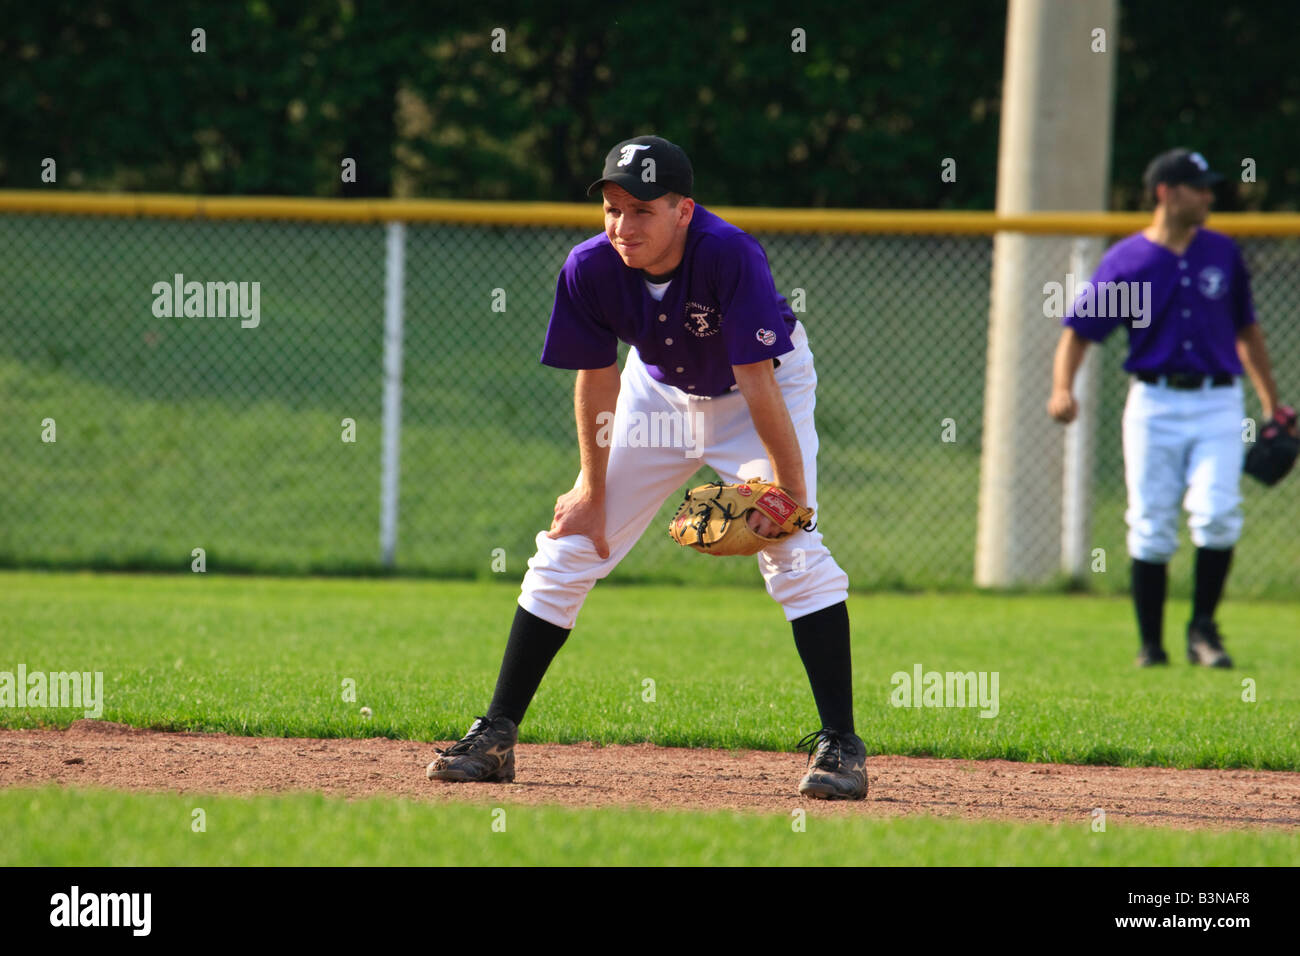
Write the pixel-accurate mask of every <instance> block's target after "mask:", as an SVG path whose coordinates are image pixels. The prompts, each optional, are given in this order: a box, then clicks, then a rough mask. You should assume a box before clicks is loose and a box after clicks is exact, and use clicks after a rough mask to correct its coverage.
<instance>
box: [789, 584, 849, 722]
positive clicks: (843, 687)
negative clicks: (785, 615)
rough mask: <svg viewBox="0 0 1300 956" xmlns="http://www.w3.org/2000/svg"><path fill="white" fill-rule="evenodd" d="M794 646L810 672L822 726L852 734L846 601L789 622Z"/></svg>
mask: <svg viewBox="0 0 1300 956" xmlns="http://www.w3.org/2000/svg"><path fill="white" fill-rule="evenodd" d="M790 626H791V627H792V628H793V629H794V646H795V648H796V649H797V650H798V651H799V657H800V658H801V659H802V660H803V666H804V670H806V671H807V672H808V683H810V684H812V692H813V700H815V701H816V702H817V714H818V716H820V717H821V721H822V726H823V727H825V728H826V729H827V730H836V731H839V732H840V733H848V734H851V733H853V660H852V654H851V653H850V651H849V609H848V606H847V605H845V603H844V602H843V601H841V602H840V603H839V604H832V605H831V606H830V607H827V608H822V609H821V610H820V611H814V612H813V613H812V614H806V615H804V616H803V617H801V618H797V619H795V620H793V621H791V622H790Z"/></svg>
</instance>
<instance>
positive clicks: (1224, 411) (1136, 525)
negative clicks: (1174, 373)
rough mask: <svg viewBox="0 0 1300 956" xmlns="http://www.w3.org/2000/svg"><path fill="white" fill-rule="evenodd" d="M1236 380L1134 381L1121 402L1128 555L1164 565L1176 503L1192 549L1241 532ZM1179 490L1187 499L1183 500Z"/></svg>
mask: <svg viewBox="0 0 1300 956" xmlns="http://www.w3.org/2000/svg"><path fill="white" fill-rule="evenodd" d="M1245 415H1246V412H1245V404H1244V400H1243V397H1242V388H1241V379H1240V378H1238V379H1237V380H1236V382H1234V383H1233V384H1232V385H1231V386H1220V387H1219V388H1212V387H1210V386H1209V385H1208V384H1206V385H1204V386H1202V387H1201V388H1200V389H1199V390H1197V391H1182V390H1178V389H1172V388H1167V387H1165V386H1163V385H1149V384H1147V383H1146V382H1138V381H1135V382H1134V383H1133V384H1132V385H1131V386H1130V387H1129V393H1128V401H1127V402H1126V403H1125V405H1124V477H1125V481H1126V483H1127V484H1128V511H1127V513H1126V514H1125V518H1126V519H1127V521H1128V528H1129V531H1128V552H1129V555H1130V556H1131V557H1134V558H1138V559H1140V560H1142V561H1152V562H1155V563H1158V564H1163V563H1165V562H1166V561H1168V560H1169V559H1170V557H1172V556H1173V553H1174V551H1176V550H1177V548H1178V503H1179V498H1180V497H1181V498H1183V502H1182V503H1183V507H1185V508H1186V509H1187V511H1188V519H1187V526H1188V528H1189V529H1191V534H1192V543H1193V544H1195V545H1196V546H1197V547H1198V548H1231V547H1232V546H1233V545H1235V544H1236V543H1237V539H1238V538H1239V537H1241V522H1242V514H1241V490H1240V486H1241V466H1242V459H1243V455H1244V451H1245V450H1244V448H1243V446H1242V440H1241V426H1242V419H1243V418H1245ZM1184 489H1186V496H1185V497H1183V492H1184Z"/></svg>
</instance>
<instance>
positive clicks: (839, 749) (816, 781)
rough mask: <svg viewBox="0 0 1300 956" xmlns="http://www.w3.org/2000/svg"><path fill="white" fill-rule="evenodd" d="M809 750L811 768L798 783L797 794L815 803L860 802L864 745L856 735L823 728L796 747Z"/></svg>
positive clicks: (864, 783) (864, 772)
mask: <svg viewBox="0 0 1300 956" xmlns="http://www.w3.org/2000/svg"><path fill="white" fill-rule="evenodd" d="M796 746H798V747H799V749H800V750H802V749H803V748H804V747H809V748H810V749H809V753H808V761H809V762H810V763H811V764H812V767H811V769H809V771H808V772H807V773H806V774H804V778H803V780H801V781H799V792H800V793H801V794H803V795H804V796H805V797H815V798H816V799H818V800H861V799H862V798H863V797H865V796H866V795H867V746H866V744H864V743H863V742H862V738H860V737H858V736H856V735H855V734H841V733H837V732H835V731H833V730H827V729H826V728H825V727H823V728H822V729H821V730H817V731H814V732H813V733H811V734H809V735H808V736H807V737H805V738H804V739H803V740H801V741H799V743H798V744H797V745H796Z"/></svg>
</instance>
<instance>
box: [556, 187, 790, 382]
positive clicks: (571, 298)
mask: <svg viewBox="0 0 1300 956" xmlns="http://www.w3.org/2000/svg"><path fill="white" fill-rule="evenodd" d="M794 327H795V316H794V313H793V312H792V311H791V310H790V306H789V305H788V304H787V303H786V300H785V297H784V296H782V295H781V294H780V293H778V292H777V291H776V285H775V284H774V283H773V281H772V270H771V269H770V268H769V266H768V263H767V254H766V253H765V252H764V251H763V247H762V246H761V245H759V243H758V241H757V240H755V239H754V238H753V237H752V236H750V235H748V234H747V233H745V232H743V231H742V230H740V229H737V228H736V227H735V226H733V225H731V224H730V223H729V222H726V221H725V220H723V219H719V218H718V217H717V216H715V215H714V214H713V213H711V212H709V211H708V210H707V209H705V208H704V207H703V206H700V205H696V207H695V212H694V215H693V216H692V218H691V224H690V227H689V228H688V230H687V233H686V251H685V253H684V254H683V257H682V261H681V265H679V266H678V267H677V271H676V272H674V273H673V277H672V282H671V284H670V285H669V286H668V289H667V291H666V292H665V294H664V297H663V301H661V302H656V301H655V299H654V298H653V297H652V296H651V295H650V292H649V290H648V289H647V288H646V283H645V274H644V273H643V272H642V271H641V270H640V269H632V268H629V267H628V266H627V265H625V264H624V262H623V260H622V259H621V258H619V255H618V253H617V252H616V251H615V250H614V247H613V246H611V245H610V244H609V238H608V237H607V236H606V235H605V234H604V233H603V232H602V233H601V234H600V235H598V236H593V237H592V238H590V239H588V240H587V241H586V242H583V243H581V244H579V245H577V246H574V248H573V250H572V251H571V252H570V253H569V257H568V258H567V259H566V260H565V261H564V268H563V269H561V270H560V277H559V281H558V282H557V283H556V287H555V305H554V307H553V308H552V310H551V324H550V327H549V328H548V329H547V331H546V345H545V347H544V348H543V349H542V364H543V365H550V366H553V367H555V368H567V369H590V368H605V367H606V366H608V365H612V364H613V363H614V362H615V361H617V359H618V343H619V340H622V341H624V342H627V343H628V344H630V345H632V346H633V347H634V348H635V349H636V350H637V353H638V354H639V355H640V356H641V360H642V361H643V362H644V363H645V365H646V368H647V370H648V371H649V373H650V375H651V376H652V377H654V378H655V379H657V380H658V381H661V382H664V383H665V384H668V385H673V386H676V387H677V388H680V389H681V390H682V391H684V392H689V393H690V394H692V395H721V394H723V393H725V392H727V391H728V390H730V389H731V387H732V386H733V385H735V383H736V379H735V376H734V375H733V374H732V370H731V367H732V366H733V365H748V364H750V363H753V362H761V361H763V360H764V359H773V358H777V357H778V356H781V355H784V354H785V353H786V352H789V351H791V350H792V349H793V348H794V346H793V345H792V344H791V342H790V333H791V332H793V331H794Z"/></svg>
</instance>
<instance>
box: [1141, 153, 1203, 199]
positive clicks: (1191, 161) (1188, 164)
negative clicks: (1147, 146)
mask: <svg viewBox="0 0 1300 956" xmlns="http://www.w3.org/2000/svg"><path fill="white" fill-rule="evenodd" d="M1142 182H1143V184H1144V185H1145V186H1146V189H1147V193H1148V194H1149V195H1151V196H1152V197H1154V196H1155V194H1156V184H1157V183H1167V184H1168V185H1170V186H1180V185H1183V184H1186V185H1189V186H1196V187H1198V188H1202V189H1204V188H1207V187H1210V186H1213V185H1215V184H1216V183H1221V182H1223V177H1222V176H1220V175H1219V174H1218V173H1216V172H1213V171H1212V170H1211V169H1210V164H1209V163H1208V162H1206V161H1205V157H1204V156H1202V155H1201V154H1200V153H1196V152H1193V151H1192V150H1190V149H1171V150H1168V151H1167V152H1163V153H1161V154H1160V155H1159V156H1157V157H1156V158H1155V159H1153V160H1151V162H1150V163H1149V164H1148V165H1147V171H1146V173H1145V174H1143V176H1142Z"/></svg>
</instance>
